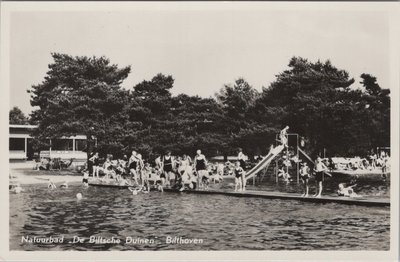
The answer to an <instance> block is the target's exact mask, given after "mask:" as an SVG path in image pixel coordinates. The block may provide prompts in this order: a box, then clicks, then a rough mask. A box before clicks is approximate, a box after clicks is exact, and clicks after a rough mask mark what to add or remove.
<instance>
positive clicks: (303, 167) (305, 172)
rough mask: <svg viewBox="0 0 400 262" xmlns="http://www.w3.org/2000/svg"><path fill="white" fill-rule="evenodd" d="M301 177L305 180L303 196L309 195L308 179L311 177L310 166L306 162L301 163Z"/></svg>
mask: <svg viewBox="0 0 400 262" xmlns="http://www.w3.org/2000/svg"><path fill="white" fill-rule="evenodd" d="M300 178H301V181H303V195H301V196H302V197H308V180H309V179H310V168H309V167H308V166H307V163H306V162H304V163H302V164H301V168H300Z"/></svg>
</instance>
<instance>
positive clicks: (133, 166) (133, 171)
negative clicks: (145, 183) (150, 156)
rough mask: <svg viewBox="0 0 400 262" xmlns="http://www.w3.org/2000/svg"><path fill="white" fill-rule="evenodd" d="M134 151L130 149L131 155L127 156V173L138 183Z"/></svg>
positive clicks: (136, 161) (136, 160)
mask: <svg viewBox="0 0 400 262" xmlns="http://www.w3.org/2000/svg"><path fill="white" fill-rule="evenodd" d="M136 155H137V154H136V151H132V155H131V157H130V158H129V161H128V168H129V174H130V175H131V177H132V178H133V180H134V181H135V183H136V184H137V185H138V184H139V183H138V177H137V169H138V161H139V160H138V158H137V156H136Z"/></svg>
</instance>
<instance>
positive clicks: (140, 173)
mask: <svg viewBox="0 0 400 262" xmlns="http://www.w3.org/2000/svg"><path fill="white" fill-rule="evenodd" d="M137 159H138V162H137V163H138V165H137V173H138V178H139V179H140V185H141V186H142V187H143V185H144V181H143V179H144V178H143V176H144V174H143V171H144V170H143V169H144V162H143V159H142V155H141V154H137Z"/></svg>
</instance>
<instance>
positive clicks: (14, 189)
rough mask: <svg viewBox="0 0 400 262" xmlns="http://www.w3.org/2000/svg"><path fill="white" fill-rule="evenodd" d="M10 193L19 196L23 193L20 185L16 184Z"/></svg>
mask: <svg viewBox="0 0 400 262" xmlns="http://www.w3.org/2000/svg"><path fill="white" fill-rule="evenodd" d="M11 191H12V192H14V193H16V194H19V193H21V192H23V191H24V189H23V188H22V187H21V185H20V184H16V185H15V187H13V188H12V189H11Z"/></svg>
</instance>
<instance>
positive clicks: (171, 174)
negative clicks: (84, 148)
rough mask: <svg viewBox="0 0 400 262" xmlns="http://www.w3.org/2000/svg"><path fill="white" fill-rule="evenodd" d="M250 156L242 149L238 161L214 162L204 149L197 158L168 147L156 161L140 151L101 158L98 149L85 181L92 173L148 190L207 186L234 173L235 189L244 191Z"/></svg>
mask: <svg viewBox="0 0 400 262" xmlns="http://www.w3.org/2000/svg"><path fill="white" fill-rule="evenodd" d="M246 160H247V157H246V156H245V155H244V154H243V152H242V150H241V149H239V154H238V161H237V162H236V163H231V162H226V163H210V162H208V161H207V159H206V156H205V155H204V154H202V152H201V150H197V151H196V154H195V156H194V157H193V159H192V158H191V157H190V156H188V155H186V154H183V155H182V156H172V154H171V151H166V152H165V154H162V155H159V156H158V157H157V158H155V160H154V162H153V163H151V162H148V161H146V160H144V159H143V157H142V155H141V154H140V153H138V152H136V151H132V152H131V155H130V156H129V157H128V156H127V155H124V156H123V157H122V158H119V159H113V156H112V155H111V154H108V155H107V156H106V158H105V160H104V161H101V160H100V157H99V153H98V152H94V153H93V154H92V155H91V156H90V157H89V161H88V166H87V168H86V169H85V170H84V172H83V174H84V177H83V183H84V185H88V184H89V178H90V176H91V177H92V178H93V179H95V180H96V182H99V183H113V184H117V185H122V186H129V187H132V188H139V189H140V190H141V191H144V192H149V191H150V189H151V188H156V189H158V190H160V191H163V189H164V188H176V189H179V190H185V189H207V188H208V186H209V184H210V183H220V182H222V181H223V179H224V176H225V175H229V174H230V175H233V176H234V177H235V191H242V190H245V186H246V183H245V181H246V180H245V169H246ZM101 162H102V163H101Z"/></svg>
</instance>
